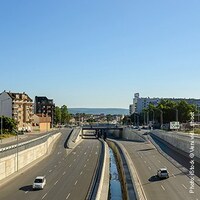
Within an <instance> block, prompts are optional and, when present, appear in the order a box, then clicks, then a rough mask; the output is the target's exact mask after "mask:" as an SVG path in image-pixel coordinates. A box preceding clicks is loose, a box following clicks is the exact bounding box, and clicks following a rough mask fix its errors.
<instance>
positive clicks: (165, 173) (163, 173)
mask: <svg viewBox="0 0 200 200" xmlns="http://www.w3.org/2000/svg"><path fill="white" fill-rule="evenodd" d="M157 176H158V177H159V178H160V179H162V178H169V173H168V171H167V168H160V169H159V170H158V171H157Z"/></svg>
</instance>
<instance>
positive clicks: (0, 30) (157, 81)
mask: <svg viewBox="0 0 200 200" xmlns="http://www.w3.org/2000/svg"><path fill="white" fill-rule="evenodd" d="M199 8H200V1H199V0H192V1H186V0H151V1H148V0H145V1H144V0H141V1H136V0H125V1H122V0H73V1H72V0H62V1H61V0H60V1H55V0H42V1H41V0H34V1H33V0H32V1H31V0H30V1H27V0H6V1H1V2H0V74H1V76H0V91H3V90H7V91H13V92H23V91H25V92H26V93H28V94H29V95H30V97H31V98H34V96H36V95H38V96H39V95H45V96H47V97H49V98H53V99H54V101H55V103H56V104H57V105H63V104H66V105H67V106H68V107H121V108H128V105H129V104H130V103H131V102H132V97H133V94H134V93H135V92H139V93H140V94H141V96H144V97H146V96H150V97H187V98H188V97H191V98H192V97H194V98H200V96H199V86H200V84H199V83H200V79H199V77H200V12H199Z"/></svg>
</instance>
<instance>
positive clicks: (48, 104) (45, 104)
mask: <svg viewBox="0 0 200 200" xmlns="http://www.w3.org/2000/svg"><path fill="white" fill-rule="evenodd" d="M34 113H35V114H36V115H41V114H44V115H48V116H49V117H51V127H52V126H53V123H54V119H55V104H54V103H53V99H48V98H47V97H45V96H36V97H35V102H34Z"/></svg>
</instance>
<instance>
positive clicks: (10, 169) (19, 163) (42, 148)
mask: <svg viewBox="0 0 200 200" xmlns="http://www.w3.org/2000/svg"><path fill="white" fill-rule="evenodd" d="M60 135H61V133H56V134H54V135H51V136H50V137H49V138H48V139H47V140H46V142H44V143H41V144H39V145H36V146H34V147H31V148H29V149H26V150H23V151H20V152H17V151H16V153H14V154H12V155H9V156H6V157H3V158H0V180H3V179H6V178H7V177H9V176H10V175H12V174H14V173H15V172H17V171H19V170H21V169H23V168H24V167H26V166H27V165H29V164H31V163H32V162H34V161H36V160H37V159H39V158H41V157H42V156H44V155H48V154H49V153H50V151H51V148H52V146H53V143H54V142H55V141H56V139H57V138H58V137H59V136H60ZM16 150H17V149H16Z"/></svg>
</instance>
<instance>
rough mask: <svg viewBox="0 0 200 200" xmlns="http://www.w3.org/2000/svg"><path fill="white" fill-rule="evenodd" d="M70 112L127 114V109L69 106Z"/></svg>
mask: <svg viewBox="0 0 200 200" xmlns="http://www.w3.org/2000/svg"><path fill="white" fill-rule="evenodd" d="M68 110H69V112H70V113H71V114H76V113H85V114H92V115H98V114H105V115H108V114H111V115H128V109H124V108H69V109H68Z"/></svg>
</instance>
